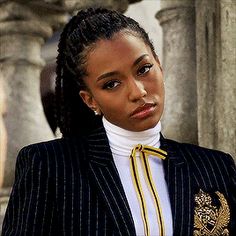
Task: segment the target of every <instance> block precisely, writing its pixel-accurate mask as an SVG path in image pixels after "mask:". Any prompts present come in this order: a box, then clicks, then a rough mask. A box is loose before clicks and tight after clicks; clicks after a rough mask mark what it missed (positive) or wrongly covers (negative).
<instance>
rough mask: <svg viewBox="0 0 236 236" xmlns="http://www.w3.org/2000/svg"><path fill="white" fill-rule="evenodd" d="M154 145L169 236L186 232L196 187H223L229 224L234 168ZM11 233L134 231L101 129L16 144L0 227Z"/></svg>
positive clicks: (212, 155)
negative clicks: (160, 162) (164, 187)
mask: <svg viewBox="0 0 236 236" xmlns="http://www.w3.org/2000/svg"><path fill="white" fill-rule="evenodd" d="M161 144H162V145H161V148H162V149H163V150H166V151H167V153H168V158H167V159H166V160H165V161H164V168H165V175H166V181H167V184H168V188H169V195H170V202H171V207H172V215H173V222H174V235H183V236H187V235H192V232H193V210H194V194H196V193H198V192H199V189H200V188H201V189H202V190H203V191H205V192H211V191H213V192H215V191H217V190H218V191H220V192H221V193H223V194H224V196H225V197H226V199H227V201H228V202H229V204H230V210H231V223H230V227H231V230H233V229H234V230H235V212H234V211H233V209H236V194H235V193H236V174H235V166H234V163H233V161H232V159H231V158H230V156H229V155H227V154H224V153H222V152H217V151H212V150H209V149H204V148H199V147H197V146H194V145H189V144H180V143H177V142H174V141H171V140H167V139H163V138H162V140H161ZM233 219H234V220H233ZM231 232H233V231H231ZM234 232H236V231H234ZM13 235H14V236H21V235H30V236H32V235H36V236H37V235H41V236H47V235H59V236H60V235H86V236H87V235H122V236H123V235H132V236H133V235H135V229H134V222H133V219H132V216H131V212H130V209H129V205H128V202H127V199H126V197H125V193H124V190H123V187H122V184H121V181H120V178H119V174H118V171H117V169H116V167H115V164H114V161H113V159H112V155H111V151H110V148H109V145H108V140H107V137H106V134H105V131H104V129H103V128H101V129H99V130H97V131H96V132H94V133H93V134H91V135H89V136H88V137H81V138H70V139H60V140H54V141H50V142H45V143H40V144H34V145H30V146H28V147H25V148H23V149H22V150H21V151H20V153H19V155H18V158H17V164H16V177H15V183H14V186H13V191H12V194H11V197H10V201H9V205H8V208H7V212H6V216H5V219H4V223H3V230H2V236H13Z"/></svg>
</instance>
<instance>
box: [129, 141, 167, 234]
mask: <svg viewBox="0 0 236 236" xmlns="http://www.w3.org/2000/svg"><path fill="white" fill-rule="evenodd" d="M137 152H139V153H140V158H141V163H142V167H143V169H144V176H145V180H146V182H147V184H148V187H149V190H150V192H151V193H152V197H153V200H154V204H155V209H156V214H157V220H158V225H159V235H160V236H164V235H165V229H164V220H163V216H162V210H161V206H160V200H159V196H158V193H157V190H156V187H155V184H154V182H153V178H152V173H151V170H150V166H149V162H148V155H153V156H156V157H159V158H161V159H162V160H164V159H165V158H166V157H167V152H165V151H163V150H161V149H160V148H154V147H151V146H146V145H141V144H138V145H137V146H135V147H134V148H133V149H132V152H131V155H130V168H131V174H132V178H133V182H134V186H135V190H136V193H137V196H138V200H139V205H140V209H141V215H142V219H143V224H144V231H145V235H146V236H150V227H149V223H148V214H147V207H146V201H145V198H144V193H143V190H142V185H141V182H140V178H139V173H138V167H137V161H136V153H137Z"/></svg>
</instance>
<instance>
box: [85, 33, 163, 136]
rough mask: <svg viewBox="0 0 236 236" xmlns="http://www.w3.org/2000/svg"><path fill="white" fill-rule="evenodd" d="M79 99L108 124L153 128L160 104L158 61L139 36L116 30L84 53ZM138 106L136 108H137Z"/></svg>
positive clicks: (123, 126) (156, 120)
mask: <svg viewBox="0 0 236 236" xmlns="http://www.w3.org/2000/svg"><path fill="white" fill-rule="evenodd" d="M87 73H88V76H87V77H86V78H84V81H85V84H86V86H87V88H88V90H83V91H81V92H80V96H81V97H82V99H83V101H84V102H85V103H86V104H87V105H88V106H89V107H90V108H91V109H93V110H94V111H95V110H96V111H97V112H98V113H100V114H103V115H104V116H105V118H106V119H107V120H108V121H110V122H111V123H113V124H115V125H117V126H119V127H121V128H123V129H127V130H131V131H143V130H146V129H150V128H153V127H154V126H155V125H156V124H157V122H158V121H159V120H160V118H161V115H162V112H163V107H164V86H163V74H162V70H161V67H160V64H159V60H158V59H157V58H156V57H155V56H154V55H153V53H152V51H151V49H150V47H149V46H148V45H146V44H145V43H144V42H143V40H142V39H140V38H138V37H136V36H134V35H132V34H130V33H127V32H126V33H124V32H119V33H116V34H115V35H114V36H113V37H112V39H110V40H104V39H102V40H99V41H98V42H97V43H96V44H95V47H94V48H93V50H92V51H90V52H89V54H88V55H87ZM137 109H138V110H137Z"/></svg>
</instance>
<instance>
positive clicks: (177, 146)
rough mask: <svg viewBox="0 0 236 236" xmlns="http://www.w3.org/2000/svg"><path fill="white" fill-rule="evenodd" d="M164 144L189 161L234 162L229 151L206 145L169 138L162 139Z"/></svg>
mask: <svg viewBox="0 0 236 236" xmlns="http://www.w3.org/2000/svg"><path fill="white" fill-rule="evenodd" d="M164 142H165V146H167V147H168V149H169V150H171V151H174V152H176V153H178V155H181V156H183V157H184V158H185V159H187V160H189V161H191V160H193V161H196V160H198V161H201V160H202V161H209V160H213V159H214V160H216V161H217V160H221V161H222V160H223V161H224V162H227V161H228V162H230V163H232V162H234V161H233V157H232V156H231V154H230V153H227V152H224V151H221V150H217V149H212V148H208V147H203V146H199V145H196V144H191V143H185V142H183V143H182V142H177V141H175V140H171V139H164Z"/></svg>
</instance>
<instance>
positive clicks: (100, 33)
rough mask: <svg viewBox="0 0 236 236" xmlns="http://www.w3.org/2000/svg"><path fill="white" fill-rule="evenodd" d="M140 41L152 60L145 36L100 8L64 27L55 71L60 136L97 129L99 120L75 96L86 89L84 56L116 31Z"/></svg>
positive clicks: (132, 22) (129, 22)
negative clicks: (97, 43) (123, 32)
mask: <svg viewBox="0 0 236 236" xmlns="http://www.w3.org/2000/svg"><path fill="white" fill-rule="evenodd" d="M122 30H123V31H125V32H128V33H130V34H133V35H134V36H136V37H139V38H141V39H142V40H143V41H144V42H145V43H146V44H147V45H149V47H150V48H151V50H152V52H153V54H154V55H155V56H156V54H155V51H154V47H153V44H152V42H151V41H150V39H149V37H148V35H147V33H146V32H145V31H144V29H143V28H141V27H140V25H139V24H138V23H137V22H136V21H135V20H133V19H132V18H129V17H126V16H124V15H123V14H121V13H119V12H117V11H113V10H108V9H104V8H88V9H85V10H81V11H79V12H78V13H77V15H75V16H73V17H72V18H71V19H70V21H69V22H68V23H67V24H66V26H65V27H64V29H63V31H62V33H61V36H60V40H59V44H58V56H57V68H56V75H57V77H56V117H57V125H58V127H59V128H60V131H61V133H62V134H63V136H71V135H75V134H78V133H79V134H84V133H88V132H90V131H91V130H92V129H94V128H96V127H99V126H100V125H101V124H102V122H101V117H100V116H95V115H94V113H93V112H92V111H91V110H90V109H89V108H88V107H87V105H86V104H84V102H83V101H82V99H81V97H80V95H79V92H80V90H82V89H86V85H85V83H84V80H83V79H84V78H85V76H86V75H87V72H86V56H87V54H88V52H89V51H90V50H92V49H93V47H94V46H95V44H96V42H97V41H98V40H100V39H111V38H112V36H113V35H114V34H115V33H117V32H120V31H122Z"/></svg>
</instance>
